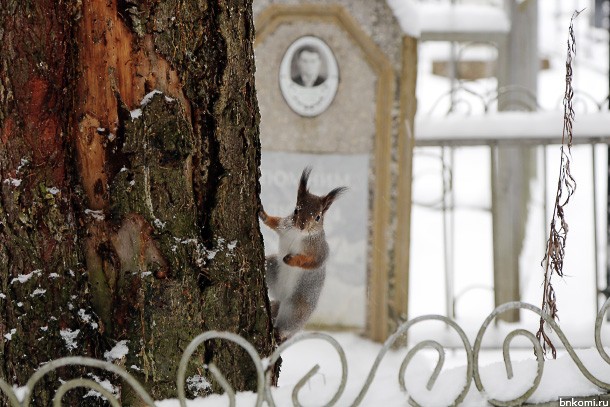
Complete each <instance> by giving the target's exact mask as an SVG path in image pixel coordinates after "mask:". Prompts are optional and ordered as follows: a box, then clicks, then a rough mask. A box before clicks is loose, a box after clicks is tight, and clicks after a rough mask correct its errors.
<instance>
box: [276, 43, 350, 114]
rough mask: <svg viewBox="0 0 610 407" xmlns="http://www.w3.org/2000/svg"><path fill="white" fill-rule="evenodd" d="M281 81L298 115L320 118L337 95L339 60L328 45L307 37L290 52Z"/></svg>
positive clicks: (282, 68)
mask: <svg viewBox="0 0 610 407" xmlns="http://www.w3.org/2000/svg"><path fill="white" fill-rule="evenodd" d="M279 79H280V90H281V91H282V95H283V96H284V99H285V100H286V103H287V104H288V106H290V108H291V109H292V110H293V111H294V112H295V113H297V114H299V115H301V116H305V117H313V116H318V115H319V114H321V113H323V112H324V111H325V110H326V109H327V108H328V106H330V104H331V103H332V101H333V99H334V98H335V94H336V93H337V86H338V85H339V68H338V67H337V60H336V59H335V55H334V54H333V52H332V50H331V49H330V47H329V46H328V45H326V43H325V42H324V41H322V40H321V39H319V38H318V37H314V36H312V35H307V36H304V37H301V38H299V39H297V40H296V41H295V42H293V43H292V44H291V45H290V46H289V47H288V49H287V50H286V53H285V54H284V57H283V58H282V62H281V64H280V78H279Z"/></svg>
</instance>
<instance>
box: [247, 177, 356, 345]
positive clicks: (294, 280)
mask: <svg viewBox="0 0 610 407" xmlns="http://www.w3.org/2000/svg"><path fill="white" fill-rule="evenodd" d="M310 173H311V168H309V167H307V168H305V169H304V170H303V173H302V174H301V180H300V181H299V189H298V193H297V204H296V207H295V209H294V212H293V213H292V214H290V215H288V216H286V217H285V218H280V217H277V216H269V215H267V213H266V212H265V210H264V209H262V208H261V210H260V212H259V217H260V218H261V220H262V221H263V222H264V223H265V225H267V226H268V227H270V228H271V229H273V230H274V231H276V232H277V234H278V235H279V238H280V242H279V249H278V254H274V255H271V256H267V262H266V276H265V277H266V281H267V287H268V288H269V298H270V299H271V313H272V317H273V318H274V323H273V325H274V327H275V329H276V330H277V331H278V332H279V335H280V338H281V339H282V340H285V339H288V338H290V337H291V336H292V335H294V334H295V333H296V332H297V331H299V330H300V329H301V328H303V326H304V325H305V323H306V322H307V320H308V319H309V317H310V316H311V313H312V312H313V311H314V309H315V308H316V305H317V303H318V298H319V297H320V292H321V291H322V286H323V285H324V278H325V276H326V259H327V258H328V243H326V236H325V234H324V215H325V214H326V211H327V210H328V208H330V206H331V204H332V203H333V202H334V201H335V199H337V198H338V197H339V195H341V194H342V193H343V192H345V190H346V189H347V188H345V187H339V188H335V189H333V190H332V191H330V192H329V193H328V194H326V195H324V196H317V195H314V194H312V193H311V192H309V190H308V188H307V181H308V179H309V174H310Z"/></svg>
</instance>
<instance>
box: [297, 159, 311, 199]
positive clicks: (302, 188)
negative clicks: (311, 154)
mask: <svg viewBox="0 0 610 407" xmlns="http://www.w3.org/2000/svg"><path fill="white" fill-rule="evenodd" d="M309 174H311V167H309V166H307V167H305V168H304V169H303V173H302V174H301V180H300V181H299V192H298V195H297V198H298V197H299V196H302V195H305V194H307V193H308V192H309V189H307V181H309Z"/></svg>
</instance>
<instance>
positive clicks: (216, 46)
mask: <svg viewBox="0 0 610 407" xmlns="http://www.w3.org/2000/svg"><path fill="white" fill-rule="evenodd" d="M68 3H69V4H66V3H65V2H55V1H51V0H41V1H38V2H15V1H8V2H3V3H2V4H1V5H0V19H1V20H2V24H1V25H0V27H1V28H0V143H1V149H0V176H1V181H2V184H1V185H0V290H1V291H0V292H1V293H2V294H3V296H5V297H3V296H0V305H2V312H1V315H0V334H1V335H6V334H8V335H9V336H10V337H11V340H10V341H8V340H7V341H1V343H0V354H1V358H0V359H1V360H0V376H1V377H3V378H5V379H7V380H8V381H9V382H16V383H19V384H23V383H24V382H25V381H26V380H27V378H28V377H29V376H30V375H31V374H32V373H33V371H34V370H35V369H36V367H37V366H38V365H39V363H42V362H45V361H47V360H49V359H52V358H56V357H58V356H62V355H64V354H70V353H71V352H77V353H78V354H82V355H90V356H97V357H100V356H101V355H102V354H103V352H104V351H105V350H107V349H108V348H109V347H110V346H112V344H113V343H114V341H116V340H122V339H126V340H128V341H129V342H128V346H129V349H130V352H129V354H128V356H127V359H126V360H124V361H122V363H124V364H125V366H128V368H129V369H131V371H132V372H133V373H134V374H136V375H137V376H138V377H139V378H140V379H141V380H142V381H143V382H145V385H146V386H147V387H148V388H149V389H150V391H151V394H152V395H153V397H155V398H159V399H161V398H167V397H172V396H174V395H175V388H174V386H175V384H174V383H175V374H176V368H177V365H178V362H179V359H180V356H181V354H182V351H183V350H184V348H185V347H186V345H187V344H188V342H189V341H190V340H191V339H193V338H194V337H195V336H196V335H197V334H199V333H201V332H202V331H204V330H208V329H217V330H229V331H233V332H236V333H238V334H240V335H243V336H244V337H246V339H248V340H250V341H251V342H252V343H253V344H254V345H255V347H256V348H257V349H258V350H259V352H260V353H261V354H263V355H266V354H269V353H270V352H271V351H272V349H273V346H274V343H273V339H272V326H271V323H270V317H269V305H268V301H267V296H266V289H265V285H264V254H263V246H262V238H261V235H260V231H259V227H258V220H257V210H258V205H259V198H258V194H259V190H260V186H259V184H258V179H259V170H258V168H259V163H260V144H259V139H258V123H259V116H258V107H257V103H256V96H255V91H254V59H253V48H252V46H253V45H252V41H253V29H252V11H251V4H250V3H249V2H248V1H228V2H215V1H214V2H201V1H196V0H163V1H161V0H148V1H138V2H135V1H132V0H111V1H108V2H97V1H93V0H83V1H82V2H76V3H72V2H68ZM99 22H104V24H100V23H99ZM155 89H156V90H158V91H159V92H154V93H149V92H151V91H153V90H155ZM146 93H148V97H147V98H146V100H145V101H142V103H140V101H141V100H142V98H143V97H144V95H145V94H146ZM138 109H139V110H138ZM35 270H36V272H35V273H34V274H32V272H33V271H35ZM38 270H40V271H38ZM30 274H31V276H30V277H29V278H28V279H27V281H25V282H24V283H20V282H19V283H15V282H13V281H14V279H17V280H16V281H19V279H20V278H26V277H20V276H27V275H30ZM37 290H38V291H37ZM43 290H46V291H44V292H42V291H43ZM19 304H21V305H19ZM98 315H99V318H98ZM13 329H14V330H15V331H14V332H13ZM62 330H63V331H64V332H71V333H74V332H76V331H77V330H78V332H79V333H78V334H76V338H77V346H78V348H76V349H68V348H69V346H68V347H67V342H66V340H65V335H64V337H62V335H61V331H62ZM40 332H44V335H43V334H41V333H40ZM41 338H42V339H41ZM39 339H40V340H39ZM23 355H27V357H24V356H23ZM210 361H214V362H215V363H216V364H217V365H218V366H219V367H220V368H221V370H223V372H224V373H225V375H226V376H227V378H228V379H229V381H230V382H231V383H232V384H233V385H234V386H235V387H236V388H237V389H254V388H255V387H256V376H255V371H254V367H253V365H252V364H251V363H250V361H249V358H248V356H247V354H246V353H245V352H243V351H242V350H240V349H238V348H237V347H235V346H229V345H227V344H224V343H223V344H220V343H213V342H212V343H208V344H206V345H205V346H203V347H202V350H201V352H200V353H199V354H198V356H196V357H195V360H194V362H193V363H194V364H193V366H192V372H195V363H196V362H197V363H200V362H210ZM131 366H136V368H131ZM198 366H199V367H201V364H199V365H198ZM79 372H80V371H75V373H79ZM63 374H64V373H60V375H62V376H61V377H62V378H64V376H63ZM49 380H50V381H49V382H48V383H51V382H52V381H53V380H55V379H54V378H50V379H49ZM54 387H55V383H54V384H53V385H50V384H49V386H46V385H45V386H41V387H40V388H39V389H37V393H36V397H37V402H39V403H40V405H45V404H47V403H48V401H49V400H50V397H51V395H52V392H53V388H54ZM215 388H217V386H216V387H215ZM123 396H124V400H125V401H126V403H127V404H130V403H132V402H135V397H134V395H133V394H132V393H131V392H130V391H129V389H126V388H124V389H123ZM73 397H79V396H78V395H77V394H76V393H75V395H74V396H73ZM74 400H76V399H74ZM78 400H79V401H78V403H80V404H82V403H83V402H82V401H81V400H80V399H78ZM87 402H89V400H87Z"/></svg>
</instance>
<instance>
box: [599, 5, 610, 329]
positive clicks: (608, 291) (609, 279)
mask: <svg viewBox="0 0 610 407" xmlns="http://www.w3.org/2000/svg"><path fill="white" fill-rule="evenodd" d="M608 21H609V24H608V27H607V29H608V50H609V51H610V11H609V13H608ZM608 94H609V95H610V52H608ZM608 109H610V101H608ZM607 162H608V164H607V168H608V173H607V174H608V180H607V181H608V182H607V187H608V189H607V191H606V288H605V289H604V290H603V291H602V293H603V294H604V295H605V296H606V298H608V297H610V146H608V158H607ZM596 298H597V297H596ZM607 318H608V321H610V313H608V317H607Z"/></svg>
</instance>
